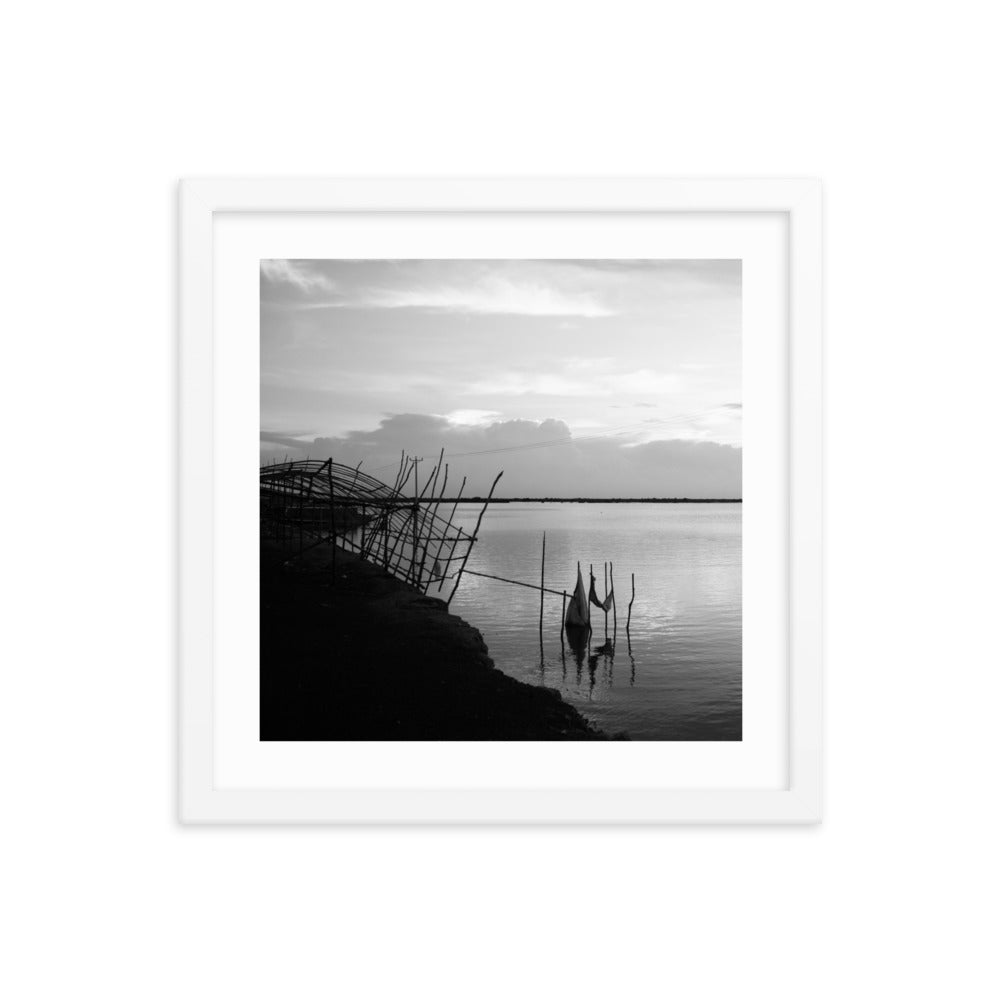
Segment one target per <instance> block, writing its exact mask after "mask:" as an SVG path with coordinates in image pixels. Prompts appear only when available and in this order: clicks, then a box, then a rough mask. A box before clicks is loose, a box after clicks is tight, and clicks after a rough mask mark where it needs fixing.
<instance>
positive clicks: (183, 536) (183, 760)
mask: <svg viewBox="0 0 1000 1000" xmlns="http://www.w3.org/2000/svg"><path fill="white" fill-rule="evenodd" d="M179 208H180V217H179V229H180V240H179V246H180V269H179V274H180V312H179V316H180V359H181V360H180V398H179V410H180V437H179V440H180V460H179V472H180V483H179V517H180V524H179V532H180V552H179V559H180V573H179V580H180V597H179V630H180V641H179V647H178V648H179V660H180V662H179V673H180V697H179V720H178V733H179V766H178V778H179V789H178V805H179V816H180V819H181V821H182V822H184V823H192V824H206V823H208V824H213V823H215V824H218V823H286V824H288V823H312V824H323V823H326V824H475V823H488V824H526V823H544V824H675V823H686V824H721V823H727V824H734V823H737V824H738V823H746V824H748V823H754V824H761V823H770V824H779V823H799V824H802V823H816V822H819V821H820V819H821V816H822V782H821V771H822V757H821V739H822V701H821V669H822V663H821V661H822V571H821V567H822V511H821V486H822V484H821V476H822V349H821V188H820V184H819V182H817V181H814V180H801V179H795V180H663V179H645V178H644V179H552V178H547V179H507V180H505V179H258V180H248V179H190V180H184V181H182V182H181V185H180V193H179ZM386 212H393V213H700V214H711V213H724V214H726V215H732V214H737V215H738V214H740V213H778V214H781V215H783V216H785V217H786V218H787V233H788V242H787V247H788V250H787V268H788V272H787V289H788V304H787V309H788V314H787V336H788V339H787V344H788V352H787V359H786V360H787V382H788V400H787V411H786V412H787V414H788V427H787V429H786V430H787V439H786V444H787V456H788V475H787V483H788V496H787V510H788V517H787V541H788V549H787V551H788V554H789V555H788V566H787V581H788V588H787V590H788V593H787V623H788V634H787V651H788V664H787V727H788V730H787V744H786V745H787V754H788V761H787V785H786V787H781V788H759V789H758V788H733V789H726V788H721V789H720V788H717V787H716V788H705V789H701V788H691V787H685V788H678V787H642V788H635V787H622V788H608V787H594V788H580V787H574V788H544V789H539V788H530V789H528V788H517V787H509V788H508V787H504V788H497V787H490V788H476V787H465V788H434V787H433V775H428V787H427V788H423V789H421V788H412V787H409V788H399V789H393V788H358V787H351V788H316V787H308V788H274V787H267V786H262V787H259V788H247V787H240V788H229V787H220V786H219V785H218V783H217V782H216V779H215V775H216V759H215V758H216V732H215V715H214V712H215V703H214V683H213V678H214V670H215V660H214V656H215V654H216V650H215V644H214V630H215V602H216V596H217V595H216V592H215V579H216V569H217V567H216V566H215V564H214V547H213V536H214V513H213V506H214V505H213V490H214V487H215V482H216V480H215V477H216V475H217V465H216V457H217V456H216V440H215V433H216V375H217V372H216V368H215V349H214V347H215V315H214V309H215V296H214V280H215V277H214V274H215V270H214V269H215V266H216V263H217V262H216V260H215V257H214V253H215V249H214V248H215V241H214V233H213V227H214V225H215V220H216V219H217V218H218V217H219V216H220V215H221V214H224V213H352V214H355V213H361V214H364V213H371V214H377V213H386ZM254 431H255V432H256V428H254Z"/></svg>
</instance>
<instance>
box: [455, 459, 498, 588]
mask: <svg viewBox="0 0 1000 1000" xmlns="http://www.w3.org/2000/svg"><path fill="white" fill-rule="evenodd" d="M502 475H503V469H501V470H500V471H499V472H498V473H497V477H496V479H494V480H493V485H492V486H491V487H490V492H489V495H488V496H487V497H486V503H484V504H483V506H482V509H481V510H480V511H479V517H478V518H477V519H476V527H475V530H474V531H473V532H472V537H471V539H470V540H469V545H468V548H466V550H465V558H464V559H463V560H462V565H461V566H460V567H459V570H458V576H457V577H456V578H455V586H454V587H452V588H451V596H450V597H449V598H448V606H449V607H450V606H451V602H452V599H453V598H454V596H455V591H457V590H458V585H459V584H460V583H461V582H462V574H463V573H464V572H465V564H466V563H467V562H468V561H469V554H470V553H471V552H472V546H473V545H475V544H476V538H477V537H478V536H479V526H480V525H481V524H482V523H483V514H485V513H486V508H487V507H489V505H490V501H491V500H492V499H493V491H494V490H495V489H496V488H497V483H499V482H500V477H501V476H502Z"/></svg>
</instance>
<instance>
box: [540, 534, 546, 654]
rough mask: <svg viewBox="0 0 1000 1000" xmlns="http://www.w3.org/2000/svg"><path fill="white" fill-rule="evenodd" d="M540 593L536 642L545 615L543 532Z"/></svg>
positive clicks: (543, 540)
mask: <svg viewBox="0 0 1000 1000" xmlns="http://www.w3.org/2000/svg"><path fill="white" fill-rule="evenodd" d="M538 589H539V590H540V591H541V595H540V599H539V602H538V640H539V642H541V639H542V619H543V617H544V615H545V532H544V531H543V532H542V585H541V587H539V588H538Z"/></svg>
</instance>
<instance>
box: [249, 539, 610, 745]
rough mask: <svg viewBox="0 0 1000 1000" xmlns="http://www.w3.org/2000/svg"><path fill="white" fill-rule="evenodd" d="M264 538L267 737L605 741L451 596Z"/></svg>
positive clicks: (322, 551) (345, 558) (357, 562)
mask: <svg viewBox="0 0 1000 1000" xmlns="http://www.w3.org/2000/svg"><path fill="white" fill-rule="evenodd" d="M296 551H297V547H295V548H286V549H284V550H282V549H281V548H279V547H278V546H277V545H275V544H274V543H268V542H262V543H261V582H260V592H261V607H260V612H261V620H260V639H261V648H260V679H261V718H260V726H261V729H260V735H261V739H262V740H594V739H608V736H607V735H606V734H605V733H603V732H601V731H600V730H598V729H596V728H595V727H594V726H592V725H591V724H590V723H588V722H587V721H586V720H585V719H584V718H583V716H582V715H580V713H579V712H578V711H577V710H576V709H575V708H573V707H572V706H571V705H569V704H567V703H566V702H565V701H563V699H562V698H561V696H560V695H559V693H558V692H556V691H551V690H549V689H547V688H541V687H534V686H532V685H529V684H524V683H522V682H521V681H518V680H515V679H514V678H512V677H508V676H507V675H506V674H504V673H503V672H501V671H500V670H498V669H497V668H496V667H495V666H494V664H493V661H492V660H491V659H490V656H489V651H488V649H487V648H486V644H485V643H484V642H483V638H482V636H481V635H480V633H479V632H478V630H476V629H474V628H473V627H472V626H471V625H469V624H468V623H467V622H465V621H463V620H462V619H461V618H458V617H457V616H455V615H452V614H449V613H448V610H447V607H446V606H445V603H444V601H442V600H439V599H438V598H435V597H431V596H427V597H425V596H423V595H422V594H420V593H418V592H417V591H416V590H414V589H413V588H411V587H409V586H407V585H406V584H404V583H402V582H401V581H399V580H397V579H395V578H394V577H391V576H389V575H388V574H387V573H384V572H383V571H382V570H381V569H379V568H378V567H376V566H373V565H371V564H370V563H367V562H364V561H363V560H361V559H359V558H358V557H356V556H353V555H350V554H348V553H346V552H344V551H343V550H340V549H338V551H337V571H336V583H335V584H334V579H333V576H332V574H331V572H330V549H329V547H328V546H322V547H320V548H318V549H314V550H312V551H310V552H308V553H306V554H305V556H304V557H303V558H302V559H301V560H297V561H296V565H295V567H294V568H290V569H286V568H284V567H283V565H282V563H283V559H284V558H286V557H287V556H288V555H290V554H292V553H294V552H296Z"/></svg>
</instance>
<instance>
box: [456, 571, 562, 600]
mask: <svg viewBox="0 0 1000 1000" xmlns="http://www.w3.org/2000/svg"><path fill="white" fill-rule="evenodd" d="M465 575H466V576H481V577H484V578H485V579H487V580H497V581H499V582H500V583H512V584H514V586H515V587H527V588H528V590H540V589H541V588H540V587H539V586H538V584H537V583H524V582H522V581H521V580H508V579H507V577H505V576H494V575H493V574H492V573H480V572H479V570H477V569H467V570H466V571H465ZM545 593H546V594H554V595H555V596H556V597H558V596H559V595H560V594H562V593H563V591H561V590H553V589H552V588H551V587H546V588H545Z"/></svg>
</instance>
